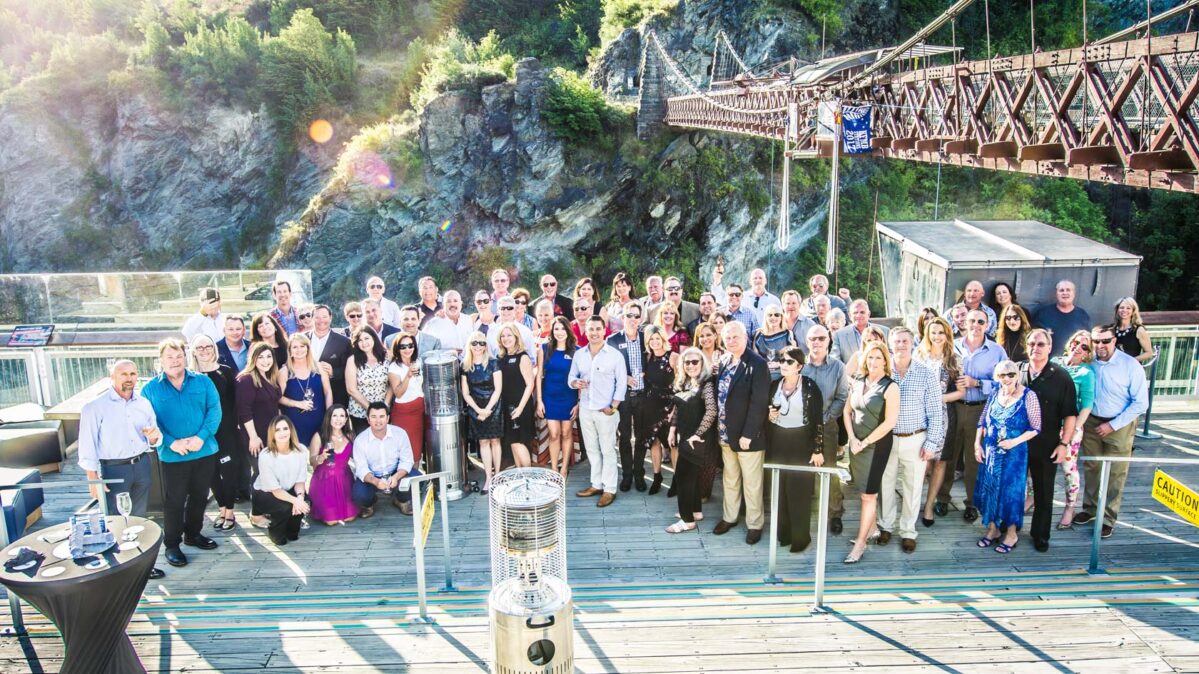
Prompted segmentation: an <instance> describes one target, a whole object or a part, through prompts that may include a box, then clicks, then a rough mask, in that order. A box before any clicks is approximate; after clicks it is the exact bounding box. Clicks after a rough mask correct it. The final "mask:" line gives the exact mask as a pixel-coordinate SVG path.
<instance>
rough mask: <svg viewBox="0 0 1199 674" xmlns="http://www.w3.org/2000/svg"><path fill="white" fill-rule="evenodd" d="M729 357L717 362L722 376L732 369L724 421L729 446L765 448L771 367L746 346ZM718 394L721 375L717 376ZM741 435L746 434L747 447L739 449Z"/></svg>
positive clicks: (753, 449)
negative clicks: (734, 356)
mask: <svg viewBox="0 0 1199 674" xmlns="http://www.w3.org/2000/svg"><path fill="white" fill-rule="evenodd" d="M729 358H730V359H729V360H728V361H726V362H724V363H722V364H721V366H720V374H719V375H718V377H723V376H724V374H725V372H726V371H728V370H729V369H732V371H733V378H732V381H731V382H730V383H729V392H728V396H727V397H726V398H725V401H724V423H725V427H726V428H727V429H728V437H729V447H731V448H732V449H733V451H735V452H740V451H750V452H761V451H765V449H766V434H765V432H764V431H765V427H766V422H767V415H768V414H769V413H770V369H769V368H768V367H767V366H766V359H765V358H762V357H761V356H759V355H758V354H756V353H754V352H753V351H752V350H751V349H748V348H747V349H745V352H744V353H742V354H741V359H740V360H731V355H730V357H729ZM716 386H717V395H718V396H719V391H720V379H719V378H718V379H717V380H716ZM741 438H749V440H750V445H749V449H748V450H742V449H741Z"/></svg>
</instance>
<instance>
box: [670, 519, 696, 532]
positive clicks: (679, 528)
mask: <svg viewBox="0 0 1199 674" xmlns="http://www.w3.org/2000/svg"><path fill="white" fill-rule="evenodd" d="M685 531H695V523H694V522H692V523H691V525H690V526H688V525H687V523H686V522H684V521H683V520H679V521H678V522H675V523H674V524H672V525H670V526H668V527H666V533H668V534H681V533H683V532H685Z"/></svg>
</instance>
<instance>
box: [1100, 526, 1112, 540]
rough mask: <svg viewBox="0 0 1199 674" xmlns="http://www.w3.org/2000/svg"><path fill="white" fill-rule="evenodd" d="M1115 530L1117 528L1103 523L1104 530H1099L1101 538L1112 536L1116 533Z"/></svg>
mask: <svg viewBox="0 0 1199 674" xmlns="http://www.w3.org/2000/svg"><path fill="white" fill-rule="evenodd" d="M1115 531H1116V530H1115V529H1114V528H1113V527H1111V526H1108V525H1106V524H1105V525H1103V531H1101V532H1099V536H1100V538H1111V537H1112V534H1113V533H1115Z"/></svg>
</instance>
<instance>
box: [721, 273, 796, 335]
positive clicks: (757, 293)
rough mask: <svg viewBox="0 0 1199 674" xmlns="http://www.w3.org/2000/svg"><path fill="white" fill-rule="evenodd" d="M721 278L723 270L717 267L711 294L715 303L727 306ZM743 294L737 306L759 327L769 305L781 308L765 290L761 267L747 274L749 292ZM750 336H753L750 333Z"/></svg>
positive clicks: (775, 298)
mask: <svg viewBox="0 0 1199 674" xmlns="http://www.w3.org/2000/svg"><path fill="white" fill-rule="evenodd" d="M723 276H724V270H723V269H722V268H721V267H720V266H717V267H716V269H714V270H713V271H712V294H713V295H715V296H716V301H717V302H719V303H721V304H723V305H725V306H729V298H728V294H727V292H726V291H725V289H724V288H723V287H722V286H721V279H722V278H723ZM745 292H746V294H745V296H744V297H743V298H742V300H741V302H740V303H739V306H741V307H744V308H745V310H747V311H752V312H753V314H754V318H756V319H757V321H758V325H759V326H760V325H762V319H763V317H764V312H765V310H766V307H768V306H770V305H771V304H777V305H779V306H780V307H781V306H783V301H782V300H780V299H779V298H778V297H777V296H775V295H774V294H772V293H771V292H770V291H768V290H766V271H765V270H764V269H762V268H761V267H758V268H755V269H754V270H753V271H751V272H749V290H748V291H745ZM730 309H731V307H730ZM750 334H753V333H752V331H751V333H750Z"/></svg>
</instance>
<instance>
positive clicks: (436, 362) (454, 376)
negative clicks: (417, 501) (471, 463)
mask: <svg viewBox="0 0 1199 674" xmlns="http://www.w3.org/2000/svg"><path fill="white" fill-rule="evenodd" d="M423 363H424V378H425V413H426V414H427V415H428V416H429V419H430V421H431V423H429V424H428V426H427V430H426V438H425V440H426V441H425V448H426V455H427V456H428V459H429V472H430V473H437V472H440V471H443V470H444V471H446V472H448V473H449V474H450V476H449V478H448V479H447V480H446V498H447V499H449V500H451V501H457V500H458V499H460V498H462V497H464V496H466V490H465V489H464V486H465V484H466V448H465V447H464V446H463V445H462V435H461V432H460V431H461V429H460V427H459V420H460V419H461V411H462V410H461V408H460V407H459V403H458V357H457V356H456V355H455V354H454V352H453V351H431V352H429V354H428V355H426V356H425V357H424V358H423Z"/></svg>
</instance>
